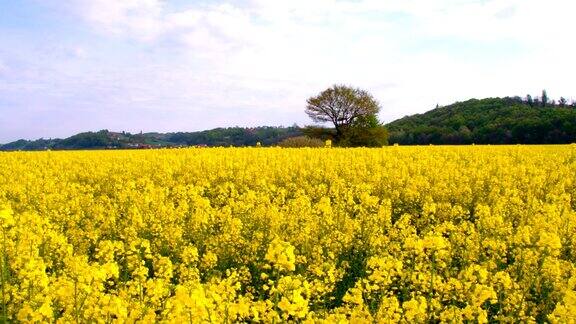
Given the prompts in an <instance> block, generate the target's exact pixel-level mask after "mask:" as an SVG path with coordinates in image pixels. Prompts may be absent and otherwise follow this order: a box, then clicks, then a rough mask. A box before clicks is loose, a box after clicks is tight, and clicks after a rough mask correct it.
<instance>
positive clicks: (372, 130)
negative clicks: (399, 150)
mask: <svg viewBox="0 0 576 324" xmlns="http://www.w3.org/2000/svg"><path fill="white" fill-rule="evenodd" d="M340 145H341V146H353V147H357V146H366V147H382V146H384V145H388V130H386V128H385V127H384V126H383V125H382V124H380V122H379V121H378V118H376V115H368V116H360V117H358V118H357V119H356V120H354V122H353V123H352V125H350V127H348V128H347V129H346V130H345V133H344V138H343V139H342V140H341V142H340Z"/></svg>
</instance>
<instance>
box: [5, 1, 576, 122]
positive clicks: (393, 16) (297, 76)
mask: <svg viewBox="0 0 576 324" xmlns="http://www.w3.org/2000/svg"><path fill="white" fill-rule="evenodd" d="M45 1H52V5H53V6H54V7H60V8H65V9H66V10H67V12H70V13H73V14H74V15H75V16H76V17H79V18H80V19H81V20H82V21H83V22H85V23H86V24H88V25H89V26H91V27H92V29H93V30H94V31H96V32H97V33H98V35H100V36H102V38H101V39H99V40H100V41H101V42H102V44H103V45H100V47H94V46H95V45H92V44H90V41H87V42H85V43H84V44H75V43H74V44H63V45H62V46H61V47H62V48H60V49H57V50H54V51H52V52H53V53H52V52H50V53H44V55H39V54H38V55H37V56H32V57H38V58H40V59H39V61H41V62H36V61H34V62H32V63H33V64H23V65H24V66H26V68H23V69H20V70H19V71H18V74H19V75H18V80H17V81H13V82H12V83H11V84H7V85H5V86H4V87H5V88H8V89H12V90H14V91H15V92H16V93H17V94H21V96H22V97H25V96H26V93H39V92H41V93H42V94H43V95H44V96H45V97H43V99H46V100H45V101H46V102H50V100H57V103H55V105H56V104H64V103H68V104H69V105H71V106H74V104H75V103H79V104H78V106H80V107H92V108H85V109H93V110H104V109H110V110H114V109H116V110H120V109H124V110H126V111H129V112H135V111H138V110H139V109H141V110H142V111H145V112H146V113H147V114H150V115H151V116H152V115H154V114H155V112H156V113H158V114H161V115H162V116H167V115H170V114H175V115H177V116H189V115H186V114H191V115H193V116H196V118H197V120H194V121H192V122H190V123H189V124H188V125H189V127H190V128H192V129H202V128H209V127H216V126H227V125H232V124H240V125H242V124H251V125H254V124H262V125H263V124H280V123H283V124H290V123H291V122H290V121H292V122H299V123H302V122H304V121H307V120H308V119H307V117H306V115H305V114H304V112H303V105H304V103H305V100H306V98H307V97H309V96H311V95H314V94H316V93H317V92H319V91H321V90H322V89H324V88H325V87H328V86H330V85H331V84H334V83H347V84H352V85H355V86H358V87H362V88H366V89H367V90H369V91H371V92H372V93H373V94H374V95H375V97H376V98H378V99H379V100H380V102H381V103H382V106H383V109H382V113H381V116H382V117H383V118H384V119H385V120H386V121H390V120H392V119H394V118H398V117H402V116H403V115H407V114H411V113H418V112H423V111H425V110H428V109H430V108H433V107H434V106H435V105H436V103H439V104H449V103H452V102H453V101H456V100H465V99H468V98H470V97H487V96H506V95H523V94H525V93H528V92H530V93H532V94H533V95H536V94H538V93H539V92H540V90H541V89H542V88H547V89H548V90H549V93H550V94H551V95H552V96H560V95H565V96H570V95H575V94H574V93H571V91H574V90H573V89H570V87H571V85H572V84H573V83H572V80H571V79H572V78H573V75H574V73H575V72H576V71H575V69H576V66H575V65H574V64H573V63H572V60H573V57H574V56H575V55H576V47H575V46H576V45H575V44H574V43H573V42H572V41H571V37H572V35H571V33H572V29H573V28H571V15H572V13H573V12H575V10H574V9H575V5H574V4H573V3H572V2H571V1H567V0H550V1H546V2H544V1H538V0H498V1H495V0H485V1H473V0H404V1H382V0H355V1H352V0H314V1H310V0H292V1H285V0H244V1H242V2H221V1H214V2H206V4H202V5H199V4H196V5H193V4H189V5H179V6H176V5H175V4H174V3H172V2H170V1H162V0H122V1H119V0H71V1H70V2H55V0H45ZM85 37H86V38H89V37H93V35H92V36H90V35H86V36H85ZM127 40H128V41H127ZM119 43H120V44H122V45H123V46H120V47H117V46H118V44H119ZM126 44H130V46H125V45H126ZM125 47H129V48H125ZM60 52H66V53H68V54H67V56H66V55H63V54H61V53H60ZM35 55H36V54H35ZM34 66H37V68H34ZM5 69H6V68H4V70H5ZM0 76H2V62H1V61H0ZM13 80H16V79H13ZM26 87H28V88H30V87H35V89H42V91H37V90H34V89H29V90H26V89H25V88H26ZM4 90H5V91H6V92H7V91H8V90H6V89H4ZM0 91H3V90H2V89H1V88H0ZM55 98H56V99H55ZM103 107H109V108H103ZM78 109H80V108H78ZM158 111H160V112H161V113H160V112H158ZM108 113H110V114H112V112H108ZM114 113H119V112H114ZM125 114H128V113H125ZM154 116H159V115H154ZM198 116H199V117H198ZM162 118H164V117H162ZM162 118H159V120H164V119H162ZM166 118H167V117H166ZM151 119H152V118H151ZM125 122H126V123H129V122H130V120H129V119H126V121H125ZM173 122H174V129H173V130H177V128H178V127H180V126H181V125H182V123H183V122H182V121H180V120H178V121H173ZM117 123H121V121H118V122H117ZM218 123H221V124H218ZM163 125H166V126H165V127H166V128H169V125H170V124H169V120H168V119H165V124H163ZM150 128H154V125H152V126H150ZM190 128H188V129H190Z"/></svg>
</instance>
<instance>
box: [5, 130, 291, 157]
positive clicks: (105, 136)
mask: <svg viewBox="0 0 576 324" xmlns="http://www.w3.org/2000/svg"><path fill="white" fill-rule="evenodd" d="M300 135H302V131H301V129H300V128H299V127H296V126H292V127H255V128H242V127H230V128H216V129H212V130H206V131H200V132H188V133H185V132H179V133H140V134H130V133H127V132H121V133H119V132H111V131H108V130H101V131H98V132H85V133H80V134H76V135H74V136H70V137H68V138H65V139H43V138H41V139H38V140H33V141H29V140H23V139H21V140H17V141H14V142H11V143H8V144H4V145H0V150H3V151H17V150H24V151H34V150H47V149H52V150H78V149H115V148H117V149H122V148H126V149H127V148H154V147H158V148H159V147H181V146H230V145H232V146H248V145H250V146H253V145H255V144H256V143H257V142H261V143H262V145H273V144H276V143H278V142H280V141H282V140H283V139H285V138H288V137H294V136H300Z"/></svg>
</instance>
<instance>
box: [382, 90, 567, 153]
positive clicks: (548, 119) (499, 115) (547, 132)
mask: <svg viewBox="0 0 576 324" xmlns="http://www.w3.org/2000/svg"><path fill="white" fill-rule="evenodd" d="M386 127H387V128H388V130H389V132H390V138H389V142H390V143H391V144H392V143H399V144H471V143H476V144H518V143H520V144H562V143H574V142H576V107H574V105H567V104H566V103H565V102H564V101H563V102H562V103H561V104H555V103H549V104H542V103H541V102H537V101H536V102H533V101H531V100H530V99H529V100H528V101H525V100H523V99H521V98H519V97H514V98H488V99H482V100H477V99H471V100H468V101H464V102H457V103H455V104H452V105H449V106H445V107H439V108H436V109H433V110H431V111H428V112H426V113H423V114H418V115H413V116H407V117H404V118H401V119H398V120H396V121H393V122H391V123H389V124H387V125H386Z"/></svg>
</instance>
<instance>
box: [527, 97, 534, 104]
mask: <svg viewBox="0 0 576 324" xmlns="http://www.w3.org/2000/svg"><path fill="white" fill-rule="evenodd" d="M526 103H527V104H528V106H530V107H532V106H534V100H533V99H532V96H531V95H526Z"/></svg>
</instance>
